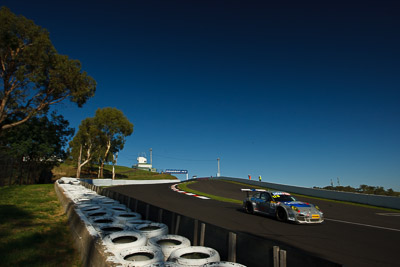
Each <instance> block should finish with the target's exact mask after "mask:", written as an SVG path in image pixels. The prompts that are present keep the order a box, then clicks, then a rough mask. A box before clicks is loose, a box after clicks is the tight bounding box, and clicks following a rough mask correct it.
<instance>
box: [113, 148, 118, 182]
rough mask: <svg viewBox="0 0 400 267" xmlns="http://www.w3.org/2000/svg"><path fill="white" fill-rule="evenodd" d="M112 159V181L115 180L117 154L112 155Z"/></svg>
mask: <svg viewBox="0 0 400 267" xmlns="http://www.w3.org/2000/svg"><path fill="white" fill-rule="evenodd" d="M113 158H114V160H113V168H112V179H113V180H114V179H115V164H117V160H118V152H117V153H115V154H114V155H113Z"/></svg>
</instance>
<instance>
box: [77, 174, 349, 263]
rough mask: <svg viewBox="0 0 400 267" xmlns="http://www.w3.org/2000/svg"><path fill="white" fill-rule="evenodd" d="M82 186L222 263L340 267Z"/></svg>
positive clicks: (286, 247)
mask: <svg viewBox="0 0 400 267" xmlns="http://www.w3.org/2000/svg"><path fill="white" fill-rule="evenodd" d="M82 184H83V185H84V186H85V187H87V188H89V189H91V190H93V191H95V192H97V193H98V194H100V195H103V196H106V197H109V198H112V199H114V200H117V201H119V202H120V203H122V204H124V205H126V206H127V207H128V208H130V209H131V210H132V211H134V212H138V213H140V214H142V216H143V217H144V218H145V219H148V220H151V221H155V222H161V223H164V224H166V225H167V226H168V227H169V232H170V234H176V235H181V236H184V237H186V238H188V239H189V240H190V241H191V243H192V245H194V246H206V247H211V248H214V249H216V250H217V251H218V252H219V254H220V256H221V260H223V261H231V262H238V263H240V264H243V265H246V266H248V267H269V266H271V267H272V266H273V267H275V266H286V265H287V266H300V267H301V266H326V267H337V266H342V265H341V264H339V263H335V262H333V261H330V260H328V259H323V258H321V257H319V256H318V255H314V254H312V253H310V252H307V251H303V250H301V249H299V248H295V247H293V246H290V245H287V244H285V243H282V242H279V241H276V240H269V239H266V238H262V237H259V236H256V235H252V234H249V233H246V232H239V231H238V232H232V231H228V230H226V229H224V228H221V227H218V226H215V225H212V224H209V223H206V222H203V221H201V220H197V219H193V218H190V217H187V216H184V215H182V214H179V213H175V212H172V211H169V210H166V209H161V208H159V207H156V206H153V205H150V204H148V203H146V202H143V201H140V200H138V199H135V198H133V197H129V196H126V195H124V194H121V193H119V192H116V191H113V189H112V188H104V187H99V186H96V185H93V184H88V183H86V182H82Z"/></svg>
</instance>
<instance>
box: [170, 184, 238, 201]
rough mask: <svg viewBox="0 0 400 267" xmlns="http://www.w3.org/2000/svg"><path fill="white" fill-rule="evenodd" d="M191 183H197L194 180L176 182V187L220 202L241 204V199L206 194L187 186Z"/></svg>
mask: <svg viewBox="0 0 400 267" xmlns="http://www.w3.org/2000/svg"><path fill="white" fill-rule="evenodd" d="M193 183H197V182H196V181H191V182H186V183H181V184H178V188H179V189H180V190H183V191H186V192H190V193H193V194H196V195H200V196H205V197H209V198H211V199H214V200H218V201H222V202H228V203H236V204H242V201H240V200H237V199H232V198H225V197H220V196H214V195H210V194H207V193H204V192H200V191H196V190H193V189H191V188H189V187H188V185H190V184H193Z"/></svg>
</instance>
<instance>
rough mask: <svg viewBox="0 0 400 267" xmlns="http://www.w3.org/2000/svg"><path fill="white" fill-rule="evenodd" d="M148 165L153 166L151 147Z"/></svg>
mask: <svg viewBox="0 0 400 267" xmlns="http://www.w3.org/2000/svg"><path fill="white" fill-rule="evenodd" d="M150 165H151V167H153V149H152V148H150Z"/></svg>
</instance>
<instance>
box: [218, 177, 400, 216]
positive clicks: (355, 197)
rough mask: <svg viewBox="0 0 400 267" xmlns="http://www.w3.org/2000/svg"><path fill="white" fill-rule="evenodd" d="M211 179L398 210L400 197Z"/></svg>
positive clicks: (246, 180) (231, 178)
mask: <svg viewBox="0 0 400 267" xmlns="http://www.w3.org/2000/svg"><path fill="white" fill-rule="evenodd" d="M212 179H222V180H230V181H236V182H240V183H245V184H250V185H257V186H262V187H267V188H271V189H275V190H280V191H287V192H289V193H295V194H301V195H306V196H313V197H320V198H326V199H333V200H341V201H348V202H354V203H360V204H367V205H371V206H377V207H384V208H391V209H398V210H400V197H389V196H378V195H368V194H359V193H349V192H339V191H331V190H324V189H315V188H307V187H300V186H293V185H283V184H275V183H269V182H260V181H255V180H248V179H242V178H234V177H222V176H221V177H213V178H212Z"/></svg>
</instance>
